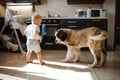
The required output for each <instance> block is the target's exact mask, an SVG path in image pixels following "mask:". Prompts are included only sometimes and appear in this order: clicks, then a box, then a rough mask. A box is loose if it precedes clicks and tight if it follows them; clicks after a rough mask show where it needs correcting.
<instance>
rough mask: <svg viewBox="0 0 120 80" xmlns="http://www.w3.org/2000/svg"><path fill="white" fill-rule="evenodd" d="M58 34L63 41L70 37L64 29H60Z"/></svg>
mask: <svg viewBox="0 0 120 80" xmlns="http://www.w3.org/2000/svg"><path fill="white" fill-rule="evenodd" d="M57 36H58V38H59V39H61V41H65V39H66V38H67V37H68V35H67V33H65V32H64V30H59V32H58V34H57Z"/></svg>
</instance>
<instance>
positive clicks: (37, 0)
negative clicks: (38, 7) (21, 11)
mask: <svg viewBox="0 0 120 80" xmlns="http://www.w3.org/2000/svg"><path fill="white" fill-rule="evenodd" d="M6 2H12V3H35V4H40V3H41V0H6Z"/></svg>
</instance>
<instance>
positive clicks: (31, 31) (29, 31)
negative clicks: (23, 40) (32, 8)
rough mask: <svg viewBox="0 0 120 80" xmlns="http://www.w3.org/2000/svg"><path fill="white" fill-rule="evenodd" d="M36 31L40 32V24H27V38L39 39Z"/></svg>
mask: <svg viewBox="0 0 120 80" xmlns="http://www.w3.org/2000/svg"><path fill="white" fill-rule="evenodd" d="M35 31H38V32H40V28H39V26H38V25H35V24H30V25H28V26H27V28H26V29H25V32H27V35H26V36H27V39H37V38H35Z"/></svg>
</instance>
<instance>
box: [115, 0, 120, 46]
mask: <svg viewBox="0 0 120 80" xmlns="http://www.w3.org/2000/svg"><path fill="white" fill-rule="evenodd" d="M119 3H120V0H116V16H115V46H117V45H120V4H119Z"/></svg>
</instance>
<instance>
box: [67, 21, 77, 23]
mask: <svg viewBox="0 0 120 80" xmlns="http://www.w3.org/2000/svg"><path fill="white" fill-rule="evenodd" d="M68 23H77V21H68Z"/></svg>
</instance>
